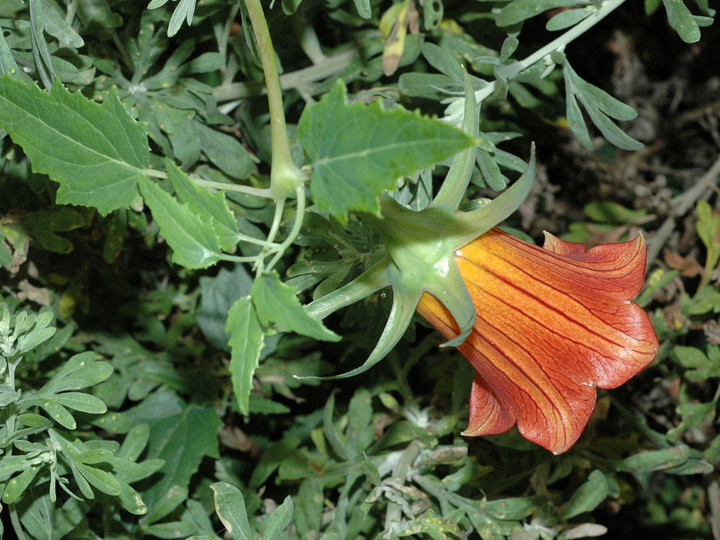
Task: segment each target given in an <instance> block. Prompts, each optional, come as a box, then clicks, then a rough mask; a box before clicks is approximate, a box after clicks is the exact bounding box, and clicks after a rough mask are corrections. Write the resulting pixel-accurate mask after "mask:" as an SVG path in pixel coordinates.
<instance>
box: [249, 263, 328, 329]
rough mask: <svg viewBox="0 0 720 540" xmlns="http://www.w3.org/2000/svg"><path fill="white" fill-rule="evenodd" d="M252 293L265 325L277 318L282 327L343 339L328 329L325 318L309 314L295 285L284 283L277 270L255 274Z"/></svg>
mask: <svg viewBox="0 0 720 540" xmlns="http://www.w3.org/2000/svg"><path fill="white" fill-rule="evenodd" d="M250 295H251V296H252V299H253V303H254V304H255V309H256V311H257V316H258V319H259V320H260V323H261V324H262V325H263V326H268V325H269V324H270V323H271V322H274V323H277V324H278V325H280V326H281V327H282V328H283V330H286V331H291V332H297V333H298V334H302V335H304V336H310V337H312V338H315V339H319V340H322V341H339V340H340V336H338V335H337V334H336V333H335V332H332V331H330V330H328V329H327V328H325V326H324V325H323V324H322V322H320V321H319V320H318V319H315V318H313V317H311V316H310V315H308V313H307V311H305V308H304V307H303V306H302V304H300V300H298V298H297V295H296V291H295V289H294V288H293V287H291V286H290V285H287V284H285V283H282V282H281V281H280V278H279V277H278V275H277V274H276V273H274V272H273V273H272V274H262V275H260V276H258V277H257V278H255V282H254V283H253V285H252V288H251V289H250Z"/></svg>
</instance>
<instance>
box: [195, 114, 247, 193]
mask: <svg viewBox="0 0 720 540" xmlns="http://www.w3.org/2000/svg"><path fill="white" fill-rule="evenodd" d="M194 127H195V131H196V132H197V135H198V139H199V140H200V145H201V147H202V151H203V153H204V154H205V155H206V156H207V158H208V159H209V160H210V161H212V162H213V163H214V164H215V165H216V166H217V167H218V168H219V169H220V170H221V171H222V172H224V173H226V174H228V175H230V176H232V177H234V178H238V179H241V180H242V179H244V178H247V177H248V176H250V174H252V172H253V171H254V170H255V165H254V164H253V162H252V158H251V157H250V153H249V152H248V151H247V150H246V149H245V147H244V146H243V145H242V144H240V142H239V141H238V140H237V139H235V138H234V137H231V136H230V135H226V134H225V133H221V132H220V131H217V130H214V129H212V128H209V127H208V126H206V125H205V124H201V123H199V122H196V123H195V124H194Z"/></svg>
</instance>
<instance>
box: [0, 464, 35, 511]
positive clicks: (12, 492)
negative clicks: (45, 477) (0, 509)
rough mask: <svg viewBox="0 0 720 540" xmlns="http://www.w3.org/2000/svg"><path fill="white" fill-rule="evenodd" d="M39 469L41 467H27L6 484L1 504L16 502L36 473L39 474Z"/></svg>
mask: <svg viewBox="0 0 720 540" xmlns="http://www.w3.org/2000/svg"><path fill="white" fill-rule="evenodd" d="M41 468H42V467H40V466H35V467H32V466H31V467H28V468H27V469H25V470H24V471H23V472H22V473H20V474H19V475H17V476H15V477H14V478H13V479H12V480H10V481H9V482H8V483H7V484H6V486H5V491H4V493H3V495H2V500H3V502H4V503H7V504H12V503H14V502H15V501H17V500H18V498H19V497H20V496H21V495H22V494H23V492H24V491H25V490H26V489H27V487H28V486H29V485H30V482H32V481H33V480H34V479H35V477H36V476H37V473H38V472H40V469H41Z"/></svg>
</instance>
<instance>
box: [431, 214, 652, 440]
mask: <svg viewBox="0 0 720 540" xmlns="http://www.w3.org/2000/svg"><path fill="white" fill-rule="evenodd" d="M455 260H456V262H457V265H458V268H459V270H460V274H461V276H462V278H463V281H464V282H465V285H466V286H467V288H468V290H469V292H470V296H471V297H472V299H473V303H474V304H475V307H476V311H477V317H476V319H475V323H474V325H473V329H472V332H471V333H470V335H469V336H468V338H467V339H466V340H465V341H464V342H463V343H462V344H460V345H459V346H458V349H459V350H460V351H461V352H462V354H463V355H464V356H465V357H466V358H467V359H468V360H469V361H470V363H471V364H472V365H473V367H474V368H475V370H476V372H477V373H476V375H475V379H474V381H473V384H472V393H471V397H470V422H469V425H468V427H467V429H466V430H465V432H464V434H465V435H470V436H474V435H490V434H498V433H503V432H505V431H507V430H509V429H510V428H511V427H513V425H515V424H517V426H518V429H519V431H520V433H521V434H522V435H523V436H524V437H525V438H527V439H529V440H531V441H533V442H535V443H537V444H539V445H541V446H543V447H545V448H547V449H548V450H551V451H552V452H555V453H560V452H564V451H566V450H567V449H568V448H570V447H571V446H572V445H573V444H574V443H575V442H576V441H577V439H578V437H579V436H580V434H581V433H582V431H583V429H584V428H585V426H586V424H587V422H588V419H589V418H590V415H591V413H592V411H593V407H594V405H595V396H596V390H595V388H596V387H600V388H615V387H617V386H619V385H621V384H623V383H624V382H626V381H627V380H628V379H630V378H631V377H632V376H634V375H635V374H637V373H638V372H639V371H641V370H642V369H643V368H645V367H646V366H647V365H648V364H650V363H651V362H652V361H653V359H654V358H655V355H656V353H657V350H658V341H657V337H656V336H655V332H654V330H653V328H652V325H651V324H650V321H649V319H648V316H647V314H646V313H645V311H643V309H642V308H641V307H640V306H638V305H637V304H634V303H632V299H633V298H634V297H635V296H636V295H637V294H638V293H639V292H640V289H641V287H642V284H643V279H644V273H645V262H646V246H645V241H644V239H643V237H642V236H638V237H637V238H635V240H631V241H629V242H623V243H617V244H604V245H599V246H597V247H594V248H592V249H590V250H589V251H586V250H585V247H584V246H583V245H582V244H575V243H570V242H565V241H563V240H560V239H559V238H556V237H555V236H552V235H550V234H546V238H545V245H544V246H543V247H542V248H541V247H538V246H535V245H532V244H529V243H527V242H525V241H523V240H520V239H518V238H516V237H514V236H511V235H510V234H507V233H505V232H502V231H501V230H499V229H496V228H495V229H491V230H490V231H488V232H487V233H485V234H483V235H481V236H480V237H478V238H477V239H476V240H474V241H473V242H471V243H469V244H467V245H465V246H464V247H462V248H461V249H459V250H457V251H456V253H455ZM417 310H418V312H419V313H420V314H421V315H422V316H423V317H424V318H425V319H427V321H428V322H430V323H431V324H432V325H433V326H434V327H435V328H437V329H438V330H439V331H440V332H441V333H442V334H443V335H444V336H445V337H447V338H454V337H455V336H457V335H458V332H459V330H458V326H457V324H456V323H455V319H454V318H453V316H452V315H451V314H450V312H449V311H448V310H447V308H446V307H445V306H443V304H442V303H440V302H439V301H438V300H437V299H436V298H435V297H434V296H432V295H431V294H428V293H425V294H424V295H423V296H422V298H421V300H420V303H419V304H418V307H417Z"/></svg>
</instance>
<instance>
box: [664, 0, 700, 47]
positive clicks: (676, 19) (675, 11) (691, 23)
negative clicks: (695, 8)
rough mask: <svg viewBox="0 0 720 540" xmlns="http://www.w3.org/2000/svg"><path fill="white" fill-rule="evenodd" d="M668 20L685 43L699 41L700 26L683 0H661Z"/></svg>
mask: <svg viewBox="0 0 720 540" xmlns="http://www.w3.org/2000/svg"><path fill="white" fill-rule="evenodd" d="M663 6H665V12H666V13H667V18H668V22H669V23H670V26H672V27H673V28H674V29H675V31H676V32H677V33H678V35H679V36H680V39H682V40H683V41H684V42H685V43H697V42H698V41H700V28H699V27H698V25H697V22H695V19H694V18H693V16H692V13H690V10H689V9H688V7H687V6H686V5H685V2H684V1H683V0H663Z"/></svg>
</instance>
